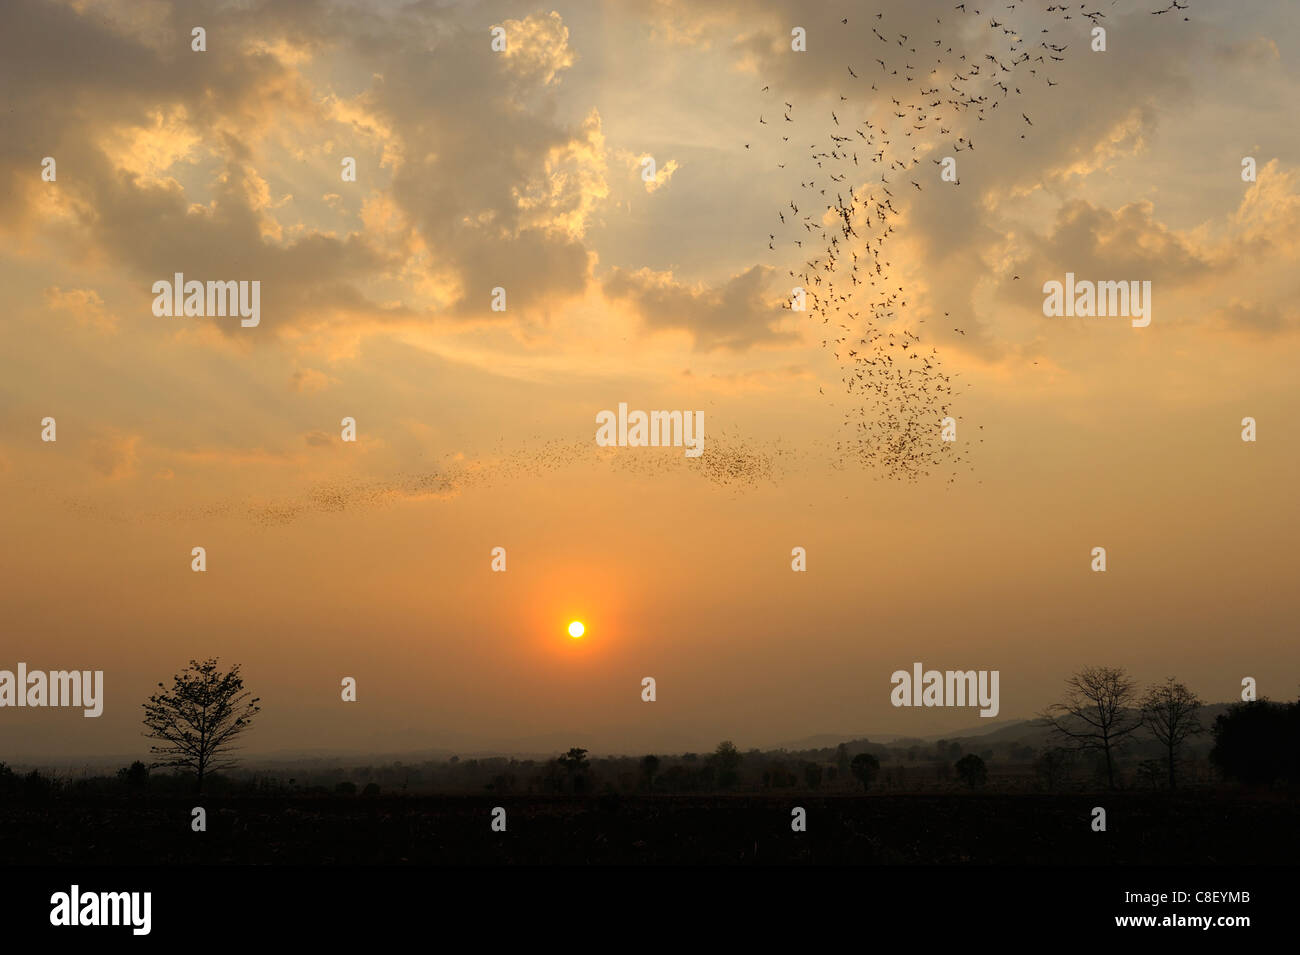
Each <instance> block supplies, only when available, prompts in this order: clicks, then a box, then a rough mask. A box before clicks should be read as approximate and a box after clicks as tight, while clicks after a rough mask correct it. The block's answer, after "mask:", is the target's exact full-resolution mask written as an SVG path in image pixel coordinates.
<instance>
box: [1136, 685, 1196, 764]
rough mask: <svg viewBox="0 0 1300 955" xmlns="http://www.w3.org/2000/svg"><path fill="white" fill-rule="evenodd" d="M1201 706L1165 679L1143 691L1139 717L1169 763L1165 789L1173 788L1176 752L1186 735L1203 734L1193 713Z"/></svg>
mask: <svg viewBox="0 0 1300 955" xmlns="http://www.w3.org/2000/svg"><path fill="white" fill-rule="evenodd" d="M1203 705H1204V703H1203V702H1202V701H1201V700H1200V699H1199V698H1197V696H1196V694H1195V693H1193V692H1192V691H1191V690H1189V689H1188V688H1187V687H1186V686H1184V685H1183V684H1181V683H1175V682H1174V678H1173V677H1169V678H1168V679H1167V680H1165V682H1164V683H1160V684H1157V685H1156V686H1153V687H1151V689H1149V690H1147V693H1146V696H1144V697H1143V698H1142V718H1143V719H1144V720H1145V721H1146V724H1147V726H1148V727H1150V729H1151V732H1152V734H1153V735H1154V736H1155V738H1156V739H1157V740H1159V741H1160V744H1161V745H1162V746H1164V748H1165V752H1166V759H1167V760H1168V764H1169V788H1170V789H1173V788H1174V785H1175V781H1174V768H1175V767H1176V766H1177V765H1178V750H1179V748H1180V747H1181V746H1182V745H1183V741H1184V740H1186V739H1187V737H1189V736H1194V735H1196V734H1197V733H1201V732H1204V729H1205V728H1204V727H1203V726H1201V721H1200V719H1199V718H1198V717H1197V715H1196V713H1197V710H1199V709H1200V708H1201V707H1202V706H1203Z"/></svg>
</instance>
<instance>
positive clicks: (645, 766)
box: [641, 756, 659, 792]
mask: <svg viewBox="0 0 1300 955" xmlns="http://www.w3.org/2000/svg"><path fill="white" fill-rule="evenodd" d="M658 772H659V757H658V756H645V757H642V759H641V778H642V779H644V780H645V788H646V789H647V790H649V791H650V792H654V788H655V776H656V775H657V774H658Z"/></svg>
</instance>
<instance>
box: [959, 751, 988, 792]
mask: <svg viewBox="0 0 1300 955" xmlns="http://www.w3.org/2000/svg"><path fill="white" fill-rule="evenodd" d="M954 768H955V769H956V770H957V775H958V776H959V777H960V778H961V781H962V782H964V783H965V784H966V785H967V786H969V787H970V788H971V789H975V788H976V787H978V786H983V785H984V783H985V782H986V781H987V780H988V778H989V770H988V767H987V766H985V765H984V760H982V759H980V758H979V757H978V756H976V755H975V754H974V753H967V754H966V755H965V756H963V757H962V758H961V759H959V760H957V765H956V766H955V767H954Z"/></svg>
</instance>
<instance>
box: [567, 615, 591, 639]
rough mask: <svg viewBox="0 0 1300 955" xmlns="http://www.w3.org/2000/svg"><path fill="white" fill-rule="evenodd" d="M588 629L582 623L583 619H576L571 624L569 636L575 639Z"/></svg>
mask: <svg viewBox="0 0 1300 955" xmlns="http://www.w3.org/2000/svg"><path fill="white" fill-rule="evenodd" d="M586 630H587V628H586V627H584V626H583V625H582V621H581V620H575V621H573V623H571V624H569V636H571V637H573V639H575V640H577V639H578V638H579V637H580V636H582V635H583V634H584V633H585V632H586Z"/></svg>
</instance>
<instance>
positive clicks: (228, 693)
mask: <svg viewBox="0 0 1300 955" xmlns="http://www.w3.org/2000/svg"><path fill="white" fill-rule="evenodd" d="M158 687H159V689H160V690H162V692H161V693H155V694H154V695H153V696H151V697H149V700H148V702H146V703H145V704H144V714H145V715H144V725H145V727H146V728H147V729H148V732H146V733H145V734H144V735H145V736H147V737H150V738H152V739H157V740H161V741H162V743H163V745H161V746H152V747H150V752H152V753H153V754H154V755H155V756H159V757H161V759H159V760H157V761H156V762H155V763H154V764H153V765H155V766H168V767H175V768H178V769H188V770H191V771H192V772H194V773H196V774H197V775H198V791H199V792H203V779H204V777H205V776H206V775H207V774H209V773H211V772H214V771H216V770H218V769H227V768H229V767H231V766H233V765H235V760H234V758H233V757H232V756H231V755H230V753H231V752H232V751H233V750H234V749H235V747H234V745H233V744H234V742H235V740H236V738H238V737H239V735H240V734H242V733H243V732H244V731H245V730H246V729H248V727H249V724H250V723H251V722H252V719H253V717H254V716H256V715H257V713H258V711H259V710H260V709H261V707H260V706H258V705H257V703H258V700H257V699H256V698H254V699H249V694H248V693H247V691H245V690H244V680H243V678H242V677H241V676H240V675H239V664H237V663H236V664H235V665H234V666H233V667H231V668H230V672H228V673H222V672H221V671H220V670H218V669H217V661H216V658H210V659H207V660H203V661H198V660H191V661H190V665H189V666H188V667H187V668H186V669H185V670H183V671H182V672H180V673H178V674H177V675H176V676H175V678H174V682H173V684H172V688H171V689H170V690H169V689H167V688H166V687H165V686H164V685H163V684H161V683H159V684H158Z"/></svg>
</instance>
